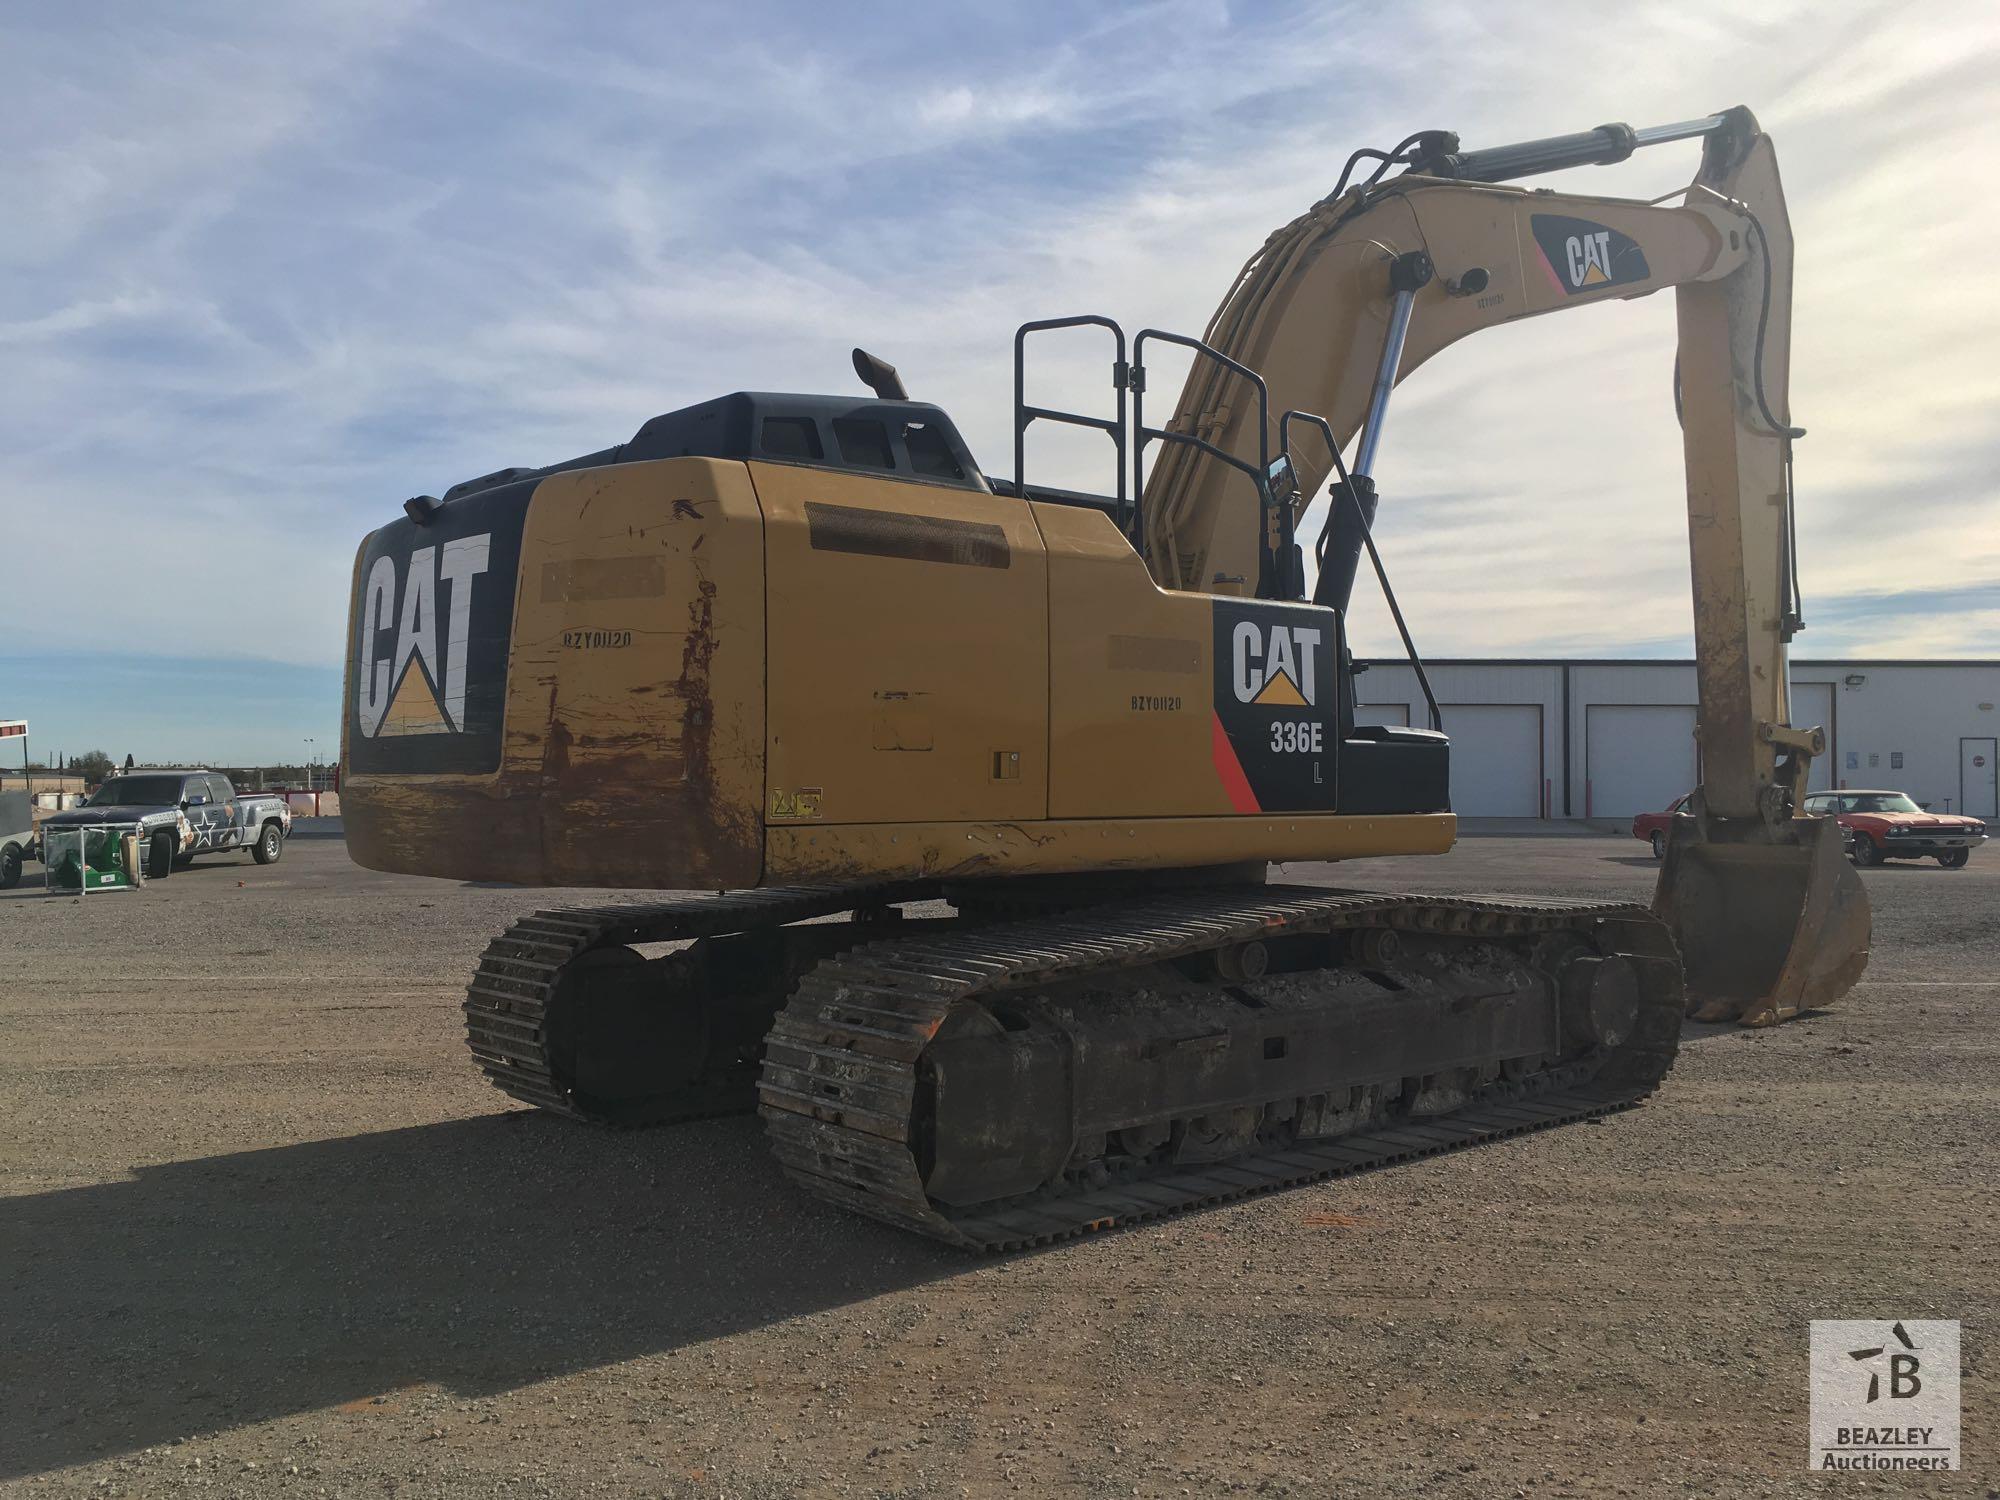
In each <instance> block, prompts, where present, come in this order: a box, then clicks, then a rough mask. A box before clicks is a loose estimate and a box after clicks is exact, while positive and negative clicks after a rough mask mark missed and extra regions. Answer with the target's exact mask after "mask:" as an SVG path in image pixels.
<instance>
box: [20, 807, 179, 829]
mask: <svg viewBox="0 0 2000 1500" xmlns="http://www.w3.org/2000/svg"><path fill="white" fill-rule="evenodd" d="M174 811H175V809H174V808H171V807H73V808H71V809H70V810H69V811H68V812H59V813H50V814H49V815H48V816H47V817H46V818H44V819H42V827H44V828H90V827H95V826H96V825H97V824H99V823H137V822H139V821H140V820H141V819H144V818H156V817H159V816H161V815H162V814H170V813H172V812H174Z"/></svg>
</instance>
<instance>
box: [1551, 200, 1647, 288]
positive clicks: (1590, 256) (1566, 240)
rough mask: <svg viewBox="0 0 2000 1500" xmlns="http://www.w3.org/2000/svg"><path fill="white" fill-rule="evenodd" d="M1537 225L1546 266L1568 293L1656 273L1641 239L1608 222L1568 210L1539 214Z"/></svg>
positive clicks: (1614, 284)
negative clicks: (1576, 215) (1577, 215)
mask: <svg viewBox="0 0 2000 1500" xmlns="http://www.w3.org/2000/svg"><path fill="white" fill-rule="evenodd" d="M1533 227H1534V231H1535V244H1536V247H1537V248H1538V249H1539V250H1540V252H1541V262H1542V269H1543V270H1544V271H1546V272H1547V273H1548V278H1549V280H1550V282H1551V283H1553V284H1554V286H1555V289H1556V290H1557V291H1559V292H1561V293H1563V295H1564V296H1573V295H1575V294H1576V293H1578V292H1594V291H1597V290H1598V289H1599V288H1601V287H1607V286H1624V285H1626V284H1627V283H1629V282H1634V281H1644V280H1645V279H1646V278H1647V277H1648V276H1650V275H1652V274H1653V273H1652V267H1650V266H1648V265H1647V264H1646V252H1645V251H1643V250H1641V249H1640V248H1639V246H1638V243H1637V242H1636V241H1635V240H1633V238H1632V237H1631V236H1630V235H1626V234H1620V233H1619V232H1618V231H1617V230H1615V229H1610V228H1607V227H1606V226H1605V225H1602V224H1593V223H1591V222H1590V220H1588V219H1572V218H1569V217H1568V216H1567V215H1564V214H1536V215H1535V216H1534V220H1533Z"/></svg>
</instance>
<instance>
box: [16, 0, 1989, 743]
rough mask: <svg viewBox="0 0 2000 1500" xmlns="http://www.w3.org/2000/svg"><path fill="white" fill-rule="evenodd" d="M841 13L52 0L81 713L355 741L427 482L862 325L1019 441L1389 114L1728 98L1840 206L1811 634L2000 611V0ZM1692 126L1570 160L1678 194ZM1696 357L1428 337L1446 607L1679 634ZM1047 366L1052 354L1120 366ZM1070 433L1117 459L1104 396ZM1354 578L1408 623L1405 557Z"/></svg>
mask: <svg viewBox="0 0 2000 1500" xmlns="http://www.w3.org/2000/svg"><path fill="white" fill-rule="evenodd" d="M832 14H833V13H832V12H830V11H828V10H827V9H826V8H824V7H820V6H814V5H807V4H803V3H790V4H772V5H764V4H756V3H746V0H737V3H731V4H728V5H720V4H718V5H701V4H638V3H625V4H589V3H579V4H573V5H566V6H560V7H553V6H545V5H536V4H519V5H507V4H491V3H481V4H471V3H450V0H441V3H436V4H415V3H412V4H396V3H388V0H327V3H318V0H290V3H287V4H285V5H281V6H253V5H248V4H240V3H239V4H234V5H225V4H211V3H202V0H186V3H182V4H177V5H174V6H158V5H150V4H141V3H136V0H133V3H124V4H120V3H111V4H107V5H102V6H14V7H9V8H7V10H6V12H5V15H4V17H0V87H3V88H4V91H5V97H7V99H8V100H9V108H8V110H7V111H6V112H5V118H4V120H0V201H4V203H5V204H6V205H7V206H8V212H7V214H6V216H5V219H4V221H0V371H4V384H0V389H4V393H5V394H4V399H0V578H4V580H5V586H6V587H5V599H6V603H7V608H6V610H5V612H4V615H0V620H4V622H5V623H4V625H0V718H12V717H27V718H29V719H30V720H31V722H32V723H33V726H34V735H35V746H36V749H37V751H38V752H48V753H53V752H54V751H57V750H63V751H65V752H68V753H75V752H77V751H80V750H84V749H88V748H93V747H95V748H102V749H105V750H107V751H109V752H111V753H112V754H114V755H115V756H117V757H119V758H120V759H122V758H123V756H124V755H125V754H126V753H127V752H128V751H129V752H133V753H135V754H136V755H137V756H138V758H139V759H141V760H201V761H208V762H212V763H218V764H244V763H250V762H256V761H273V762H275V761H281V760H282V761H296V760H298V759H300V758H302V757H304V756H305V755H307V754H308V753H316V754H317V755H318V756H320V757H321V758H326V756H327V755H328V754H329V752H330V750H331V749H332V747H334V746H335V745H336V744H337V741H338V734H339V709H340V704H339V698H340V692H341V687H340V660H341V654H342V643H343V636H344V630H345V613H346V608H347V591H348V586H349V579H350V570H351V567H352V563H353V557H354V549H355V546H356V544H357V543H358V542H359V540H360V539H361V537H362V536H363V535H364V534H365V533H366V532H367V531H368V530H369V529H371V528H372V527H374V526H376V525H379V524H381V523H382V522H383V521H385V520H387V519H390V518H392V517H393V516H395V515H396V514H397V513H398V507H399V506H400V503H401V501H402V500H403V498H404V497H406V496H408V495H411V494H415V493H419V492H428V493H432V494H436V493H441V492H442V491H443V490H444V489H445V488H446V487H448V486H449V485H451V484H452V483H454V482H455V481H457V480H459V479H463V478H467V477H470V476H473V475H476V474H482V473H486V472H488V471H490V470H493V469H496V468H500V467H503V466H507V465H512V464H530V465H532V464H541V463H547V462H551V461H555V460H559V459H563V458H567V457H571V456H573V455H576V454H579V453H584V452H588V451H591V450H593V449H596V448H600V447H603V446H606V445H607V444H610V443H613V442H617V441H620V440H622V439H624V438H625V437H627V436H629V435H630V434H631V433H632V432H633V431H635V430H636V429H637V428H638V426H639V425H640V423H641V422H643V421H644V420H645V419H646V418H647V417H648V416H651V415H653V414H655V413H657V412H662V411H668V410H671V409H673V408H675V407H678V406H682V405H686V404H689V403H692V402H695V401H699V400H704V399H707V398H708V397H711V396H715V395H720V394H722V393H724V392H727V391H732V390H738V389H746V388H747V389H778V390H809V391H810V390H825V391H837V392H844V391H850V390H854V389H856V386H855V382H854V377H853V373H852V371H851V369H850V367H849V365H848V350H849V349H850V348H851V347H852V346H853V345H855V344H857V343H858V344H864V345H866V346H867V347H868V348H870V349H872V350H874V351H875V352H877V353H878V354H880V355H882V356H883V357H884V358H886V359H888V360H889V361H890V362H891V363H893V364H895V365H896V366H897V367H898V368H899V369H900V370H901V372H902V374H903V377H904V379H905V381H906V382H907V384H908V385H909V387H910V389H911V392H912V394H914V395H916V396H918V397H919V398H922V399H928V400H933V401H937V402H939V403H940V404H942V405H943V406H944V407H945V408H946V409H947V410H948V411H950V412H951V413H952V415H953V416H954V418H955V419H956V421H957V422H958V424H959V426H960V427H961V429H962V430H963V431H964V432H965V434H966V436H967V438H968V440H969V442H970V444H971V446H972V450H973V453H974V454H975V456H977V457H979V458H980V459H981V461H982V462H983V464H984V465H985V466H986V467H987V468H989V469H991V470H994V471H996V472H1007V471H1008V470H1010V469H1011V466H1012V460H1011V435H1010V432H1009V420H1010V401H1011V387H1010V381H1011V374H1010V359H1011V346H1010V340H1011V336H1012V333H1013V330H1014V328H1015V326H1016V325H1017V324H1019V323H1021V322H1023V321H1025V320H1027V319H1029V318H1034V317H1046V316H1052V315H1058V314H1065V313H1071V312H1080V311H1097V312H1105V313H1109V314H1110V315H1112V316H1114V317H1117V318H1119V319H1120V320H1121V321H1123V322H1124V323H1125V324H1126V326H1127V327H1128V328H1136V327H1140V326H1145V325H1148V324H1152V325H1157V326H1163V327H1168V328H1176V329H1182V330H1186V331H1188V332H1193V333H1198V332H1199V331H1200V330H1201V328H1202V326H1203V324H1205V323H1206V321H1207V319H1208V316H1209V314H1210V312H1211V311H1212V310H1213V308H1214V307H1215V305H1216V303H1217V302H1218V301H1219V300H1220V299H1221V297H1222V296H1223V294H1224V292H1225V291H1226V290H1227V287H1228V284H1229V282H1230V279H1231V278H1232V276H1233V275H1234V273H1235V271H1236V269H1237V267H1238V266H1239V265H1240V264H1241V263H1242V262H1243V260H1244V259H1245V258H1246V257H1247V256H1248V255H1249V254H1250V253H1251V252H1252V251H1253V250H1254V249H1255V248H1256V247H1257V245H1259V244H1260V243H1261V242H1262V241H1263V239H1264V237H1265V236H1266V235H1267V234H1268V233H1269V232H1270V231H1271V230H1273V229H1275V228H1277V227H1278V226H1280V225H1282V224H1284V223H1285V222H1287V221H1288V220H1290V219H1291V218H1292V217H1293V216H1295V215H1296V214H1297V213H1299V212H1300V211H1301V210H1303V209H1304V208H1306V207H1308V206H1309V205H1310V204H1312V203H1313V202H1314V201H1315V200H1317V199H1318V198H1319V197H1321V196H1322V195H1324V194H1325V193H1326V192H1327V191H1329V189H1330V188H1331V186H1332V184H1333V181H1334V179H1335V177H1336V176H1337V175H1338V172H1339V169H1340V164H1341V162H1342V161H1343V160H1344V159H1345V158H1346V156H1347V154H1348V152H1349V151H1351V150H1352V149H1353V148H1354V147H1356V146H1359V145H1378V146H1383V145H1389V144H1392V143H1393V142H1394V141H1396V140H1399V139H1401V138H1402V137H1404V136H1405V135H1408V134H1409V133H1410V132H1412V131H1414V130H1416V129H1419V128H1424V127H1443V128H1448V129H1451V130H1455V131H1457V132H1458V133H1459V134H1460V136H1461V137H1462V139H1463V140H1464V142H1465V144H1466V146H1467V147H1468V148H1471V147H1475V146H1479V145H1493V144H1502V143H1506V142H1510V141H1516V140H1522V139H1529V138H1533V137H1537V136H1544V135H1551V134H1559V133H1564V132H1568V131H1573V130H1581V129H1586V128H1588V127H1590V126H1593V125H1597V124H1600V123H1603V122H1605V121H1609V120H1621V121H1626V122H1629V123H1631V124H1634V125H1641V126H1643V125H1649V124H1659V123H1665V122H1668V121H1674V120H1682V119H1686V118H1689V117H1691V116H1695V115H1700V114H1704V113H1708V112H1710V111H1712V110H1716V109H1720V108H1723V107H1726V106H1729V105H1733V104H1747V105H1749V106H1750V107H1751V108H1752V109H1753V110H1755V111H1756V112H1757V114H1758V116H1759V118H1760V120H1761V121H1762V123H1763V125H1764V127H1765V128H1766V129H1767V130H1768V131H1770V133H1771V134H1772V136H1773V138H1774V139H1775V141H1776V143H1777V147H1778V153H1779V158H1780V161H1781V164H1782V166H1783V170H1784V174H1785V183H1786V189H1787V194H1788V197H1789V201H1790V209H1791V216H1792V221H1793V227H1794V230H1795V233H1796V235H1797V239H1798V267H1797V272H1798V282H1797V294H1796V311H1795V317H1796V325H1795V339H1794V350H1793V370H1794V378H1793V390H1792V413H1793V417H1794V419H1795V420H1796V421H1797V422H1798V423H1799V424H1800V425H1802V426H1804V427H1805V428H1807V430H1808V436H1807V437H1806V438H1805V439H1804V440H1803V441H1801V443H1800V444H1799V445H1798V453H1797V482H1798V493H1799V534H1800V546H1801V572H1802V575H1803V583H1804V594H1805V612H1806V619H1807V625H1808V629H1807V633H1806V634H1805V635H1804V636H1802V637H1801V638H1800V639H1799V641H1798V642H1797V644H1796V647H1795V649H1796V651H1797V653H1798V654H1799V655H1801V656H1812V657H1824V656H1841V655H1861V656H1878V657H1880V656H1996V655H2000V422H1996V413H2000V360H1996V359H1995V358H1994V355H1995V353H1996V351H2000V295H1997V294H1996V293H1995V292H1994V291H1993V290H1992V287H1991V284H1990V282H1989V280H1988V277H1987V271H1988V269H1989V268H1990V266H1991V264H1992V250H1991V247H1992V245H1993V243H1994V242H1995V240H1996V234H1995V231H1996V230H1997V229H2000V200H1996V198H1995V195H1993V194H1992V193H1990V192H1987V191H1985V190H1984V189H1983V188H1982V187H1981V183H1982V182H1983V180H1984V174H1985V173H1987V172H1988V171H1990V170H1991V168H1992V166H1993V164H1994V163H1995V162H1996V161H2000V125H1996V121H2000V7H1994V6H1992V5H1991V4H1990V3H1989V4H1953V3H1943V4H1929V5H1923V6H1910V5H1905V4H1901V3H1892V4H1871V5H1860V4H1845V5H1844V4H1839V3H1818V4H1786V3H1783V0H1771V3H1767V4H1763V5H1759V6H1754V7H1750V6H1745V5H1743V4H1742V3H1741V0H1722V3H1713V4H1706V3H1699V0H1675V3H1670V4H1655V5H1647V4H1631V5H1619V6H1609V7H1607V6H1605V5H1603V4H1601V3H1597V4H1589V5H1582V4H1562V3H1556V4H1542V3H1537V4H1532V5H1531V4H1526V3H1502V4H1499V5H1493V4H1484V5H1472V4H1466V3H1455V0H1408V3H1406V4H1402V5H1398V6H1395V7H1387V8H1385V7H1381V6H1378V5H1358V4H1357V5H1339V4H1296V5H1287V4H1262V5H1240V6H1230V5H1222V4H1213V3H1157V4H1137V5H1116V4H1104V5H1099V6H1093V7H1072V6H1066V5H1054V4H1035V3H1011V4H1005V5H998V4H996V5H992V6H984V7H974V6H964V7H959V6H950V5H936V4H927V5H913V6H909V7H906V8H898V7H892V6H887V5H883V6H870V7H854V8H851V9H843V10H842V11H841V12H840V18H839V20H838V23H837V24H835V23H834V22H833V21H832V20H830V17H831V16H832ZM1698 149H1699V148H1698V146H1697V145H1695V144H1684V145H1679V146H1670V147H1662V148H1659V149H1657V150H1654V151H1650V152H1646V153H1642V154H1641V155H1640V156H1639V157H1637V158H1635V159H1634V160H1633V161H1631V162H1628V163H1625V164H1623V165H1622V166H1619V167H1615V168H1595V169H1585V170H1583V171H1579V172H1573V173H1566V174H1561V175H1558V176H1554V177H1548V178H1541V179H1536V180H1535V183H1534V184H1533V185H1537V186H1541V185H1547V186H1556V187H1563V188H1574V189H1578V190H1582V191H1589V192H1595V193H1609V194H1617V195H1620V196H1630V197H1640V198H1651V197H1655V196H1657V195H1660V194H1662V193H1666V192H1669V191H1670V190H1672V189H1674V188H1675V187H1677V186H1678V185H1681V184H1683V183H1685V182H1686V181H1687V179H1688V178H1689V177H1690V176H1691V175H1692V173H1693V171H1694V168H1695V164H1696V158H1697V154H1698ZM1672 360H1673V304H1672V297H1671V294H1662V295H1658V296H1654V297H1649V298H1644V299H1639V300H1635V301H1632V302H1622V303H1616V304H1611V305H1599V306H1597V307H1596V308H1594V309H1591V310H1588V311H1587V312H1586V313H1585V314H1584V315H1583V316H1558V317H1552V318H1542V319H1536V320H1533V321H1531V322H1527V323H1523V324H1520V325H1515V326H1511V327H1508V328H1504V329H1501V330H1498V331H1496V332H1494V333H1493V334H1491V335H1487V336H1482V337H1481V338H1479V339H1475V340H1471V341H1468V342H1466V343H1464V344H1461V345H1459V346H1456V347H1455V348H1453V349H1452V350H1450V351H1447V353H1446V354H1444V355H1442V356H1440V357H1439V358H1438V359H1436V360H1434V361H1432V362H1431V363H1430V364H1429V365H1427V366H1426V367H1425V368H1423V369H1422V370H1420V371H1418V372H1417V373H1416V374H1415V375H1414V376H1413V377H1412V378H1411V379H1410V380H1409V381H1408V382H1407V383H1406V384H1405V385H1404V386H1403V387H1402V389H1401V390H1400V391H1399V393H1398V395H1397V397H1396V401H1395V404H1394V406H1393V408H1392V413H1391V418H1390V421H1389V423H1388V426H1387V436H1386V438H1385V441H1384V444H1383V448H1382V453H1381V457H1380V460H1379V462H1378V467H1377V479H1378V482H1379V483H1380V486H1381V489H1382V493H1383V501H1382V511H1381V519H1380V521H1379V522H1378V531H1379V538H1380V541H1381V543H1382V548H1383V552H1384V555H1385V560H1386V561H1387V563H1388V565H1389V567H1390V569H1391V575H1392V578H1393V579H1394V581H1395V583H1396V586H1397V591H1398V595H1399V597H1400V599H1401V602H1402V603H1403V606H1404V609H1405V612H1406V614H1407V615H1408V616H1409V619H1410V623H1411V627H1412V629H1413V631H1414V633H1415V635H1416V638H1417V642H1418V645H1419V647H1420V649H1422V650H1423V651H1424V653H1425V654H1426V655H1430V656H1463V655H1480V656H1529V655H1585V656H1598V655H1641V656H1684V655H1687V654H1688V653H1689V651H1690V649H1691V608H1690V604H1689V599H1688V580H1687V553H1686V521H1685V508H1684V500H1683V490H1682V474H1681V462H1680V449H1679V438H1678V433H1677V431H1676V429H1675V426H1674V421H1673V415H1672V408H1671V394H1670V392H1671V386H1670V377H1671V367H1672ZM1038 368H1042V367H1038ZM1045 368H1046V378H1047V379H1048V380H1049V382H1050V384H1049V386H1048V387H1047V390H1048V391H1049V394H1050V396H1051V398H1052V399H1071V400H1075V401H1077V402H1088V401H1089V400H1091V399H1092V392H1093V391H1094V390H1095V389H1096V386H1095V385H1094V384H1093V383H1092V381H1093V379H1101V376H1100V377H1089V378H1087V376H1086V371H1087V370H1095V369H1096V363H1095V362H1092V363H1088V364H1087V363H1086V362H1085V361H1083V360H1082V359H1081V357H1078V358H1076V359H1071V360H1065V359H1057V360H1054V361H1051V362H1050V363H1049V364H1048V365H1047V366H1046V367H1045ZM1156 388H1157V386H1156ZM1082 436H1086V437H1087V436H1088V435H1082ZM1091 441H1092V442H1096V441H1098V440H1096V439H1091ZM1105 446H1106V448H1107V451H1108V445H1105ZM1031 459H1032V463H1033V466H1034V477H1035V478H1036V480H1037V481H1038V482H1049V483H1068V484H1071V485H1074V486H1076V487H1079V488H1088V489H1103V488H1106V487H1108V484H1109V477H1110V466H1109V460H1108V457H1107V456H1106V453H1105V452H1100V451H1099V450H1098V448H1095V447H1090V446H1079V445H1078V444H1076V443H1074V442H1069V443H1065V442H1052V443H1050V444H1047V445H1045V446H1038V447H1037V448H1036V449H1035V450H1033V453H1032V455H1031ZM1351 632H1352V635H1353V637H1354V640H1355V643H1356V647H1357V649H1358V650H1359V651H1361V652H1363V653H1364V654H1382V655H1392V654H1396V652H1397V650H1398V648H1397V645H1396V641H1395V637H1394V634H1393V631H1392V628H1391V627H1390V625H1389V623H1388V620H1387V616H1386V614H1385V613H1384V612H1383V611H1382V610H1381V608H1380V606H1379V604H1377V603H1376V602H1375V599H1374V597H1373V595H1372V593H1371V591H1370V590H1369V589H1368V588H1367V587H1366V585H1365V584H1364V585H1363V586H1362V587H1360V588H1358V589H1357V603H1356V609H1355V614H1354V618H1353V620H1352V622H1351ZM308 740H311V741H312V742H313V744H312V746H311V747H310V750H309V747H308V745H307V741H308Z"/></svg>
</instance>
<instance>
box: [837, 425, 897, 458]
mask: <svg viewBox="0 0 2000 1500" xmlns="http://www.w3.org/2000/svg"><path fill="white" fill-rule="evenodd" d="M833 440H834V441H835V442H836V443H838V444H840V457H841V461H842V462H843V463H849V464H852V465H854V466H855V467H856V468H858V469H893V468H895V467H896V459H895V455H894V454H892V453H891V452H890V451H889V429H888V428H887V427H885V426H883V425H882V424H881V423H880V422H878V421H876V420H874V419H873V418H872V417H835V418H834V419H833Z"/></svg>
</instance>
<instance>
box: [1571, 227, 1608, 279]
mask: <svg viewBox="0 0 2000 1500" xmlns="http://www.w3.org/2000/svg"><path fill="white" fill-rule="evenodd" d="M1563 259H1564V261H1565V263H1566V264H1567V265H1568V266H1569V284H1570V285H1571V286H1574V287H1586V286H1603V285H1604V284H1605V283H1606V282H1608V281H1609V280H1611V272H1610V271H1609V270H1608V269H1606V268H1607V267H1608V266H1609V265H1610V262H1611V231H1610V230H1608V229H1600V230H1598V231H1597V233H1595V234H1581V235H1578V234H1573V235H1571V236H1570V237H1569V238H1568V239H1566V240H1564V241H1563Z"/></svg>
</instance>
